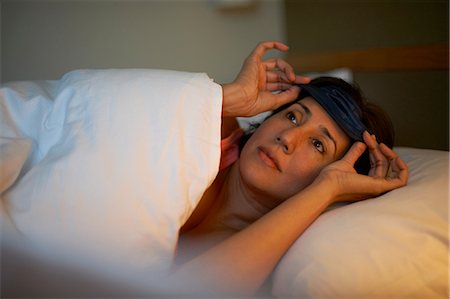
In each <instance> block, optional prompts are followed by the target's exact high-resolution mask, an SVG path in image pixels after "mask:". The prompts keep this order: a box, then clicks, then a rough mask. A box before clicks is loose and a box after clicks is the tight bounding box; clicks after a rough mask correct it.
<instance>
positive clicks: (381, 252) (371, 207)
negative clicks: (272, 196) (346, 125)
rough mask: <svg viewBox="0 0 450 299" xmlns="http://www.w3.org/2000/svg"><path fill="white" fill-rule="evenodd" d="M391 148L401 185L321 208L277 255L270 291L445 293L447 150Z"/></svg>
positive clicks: (399, 295)
mask: <svg viewBox="0 0 450 299" xmlns="http://www.w3.org/2000/svg"><path fill="white" fill-rule="evenodd" d="M397 152H398V153H399V155H400V156H402V157H403V158H404V159H405V161H406V162H407V163H408V165H409V167H410V179H409V183H408V185H407V186H406V187H404V188H400V189H397V190H394V191H392V192H389V193H387V194H385V195H382V196H380V197H378V198H376V199H371V200H367V201H362V202H358V203H354V204H351V205H347V206H344V207H340V208H337V209H333V210H331V211H329V212H326V213H325V214H323V215H321V216H320V217H319V219H318V220H317V221H316V222H314V223H313V224H312V225H311V226H310V228H308V230H307V231H306V232H305V233H304V234H303V235H302V236H301V237H300V238H299V239H298V240H297V241H296V243H295V244H294V245H293V246H292V247H291V249H290V250H289V251H288V252H287V254H286V255H285V256H284V258H283V259H282V260H281V262H280V263H279V266H278V268H277V269H276V271H275V273H274V280H273V290H272V291H273V294H274V295H275V296H278V297H291V296H295V297H298V298H447V296H448V214H447V213H448V184H449V176H448V158H449V153H448V152H445V151H434V150H425V149H413V148H398V149H397Z"/></svg>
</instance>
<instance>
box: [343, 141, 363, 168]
mask: <svg viewBox="0 0 450 299" xmlns="http://www.w3.org/2000/svg"><path fill="white" fill-rule="evenodd" d="M366 148H367V145H365V144H364V143H362V142H359V141H357V142H355V143H353V145H352V146H351V147H350V149H349V150H348V151H347V153H346V154H345V155H344V157H343V158H342V160H344V161H346V162H347V163H349V164H350V165H352V166H354V165H355V163H356V161H357V160H358V159H359V157H361V155H362V154H363V153H364V151H365V150H366Z"/></svg>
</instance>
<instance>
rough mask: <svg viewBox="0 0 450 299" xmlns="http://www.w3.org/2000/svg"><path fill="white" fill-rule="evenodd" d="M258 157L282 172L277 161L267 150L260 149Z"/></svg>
mask: <svg viewBox="0 0 450 299" xmlns="http://www.w3.org/2000/svg"><path fill="white" fill-rule="evenodd" d="M258 155H259V157H260V158H261V160H262V161H263V162H264V163H265V164H266V165H267V166H269V167H271V168H274V169H276V170H278V171H280V167H279V166H278V163H277V161H276V160H275V159H274V158H273V157H272V155H271V154H270V152H268V151H267V150H266V149H264V148H262V147H258Z"/></svg>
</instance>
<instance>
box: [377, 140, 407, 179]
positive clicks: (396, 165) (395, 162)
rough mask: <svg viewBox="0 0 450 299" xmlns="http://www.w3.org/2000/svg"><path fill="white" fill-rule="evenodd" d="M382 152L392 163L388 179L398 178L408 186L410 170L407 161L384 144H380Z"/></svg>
mask: <svg viewBox="0 0 450 299" xmlns="http://www.w3.org/2000/svg"><path fill="white" fill-rule="evenodd" d="M380 150H381V151H382V152H383V153H384V155H385V156H386V157H387V158H388V159H389V161H390V162H389V164H390V173H388V175H387V178H388V179H396V178H398V179H399V180H400V181H401V182H403V183H404V184H406V182H407V181H408V176H409V168H408V165H407V164H406V163H405V161H403V160H402V159H401V158H400V157H399V156H398V155H397V153H396V152H395V151H394V150H392V149H390V148H389V147H388V146H387V145H385V144H384V143H381V144H380Z"/></svg>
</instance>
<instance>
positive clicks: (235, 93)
mask: <svg viewBox="0 0 450 299" xmlns="http://www.w3.org/2000/svg"><path fill="white" fill-rule="evenodd" d="M245 100H246V96H245V93H244V91H243V90H242V88H240V87H239V86H237V85H236V84H235V83H227V84H222V116H223V117H237V116H245V115H244V114H245V113H244V111H241V109H240V104H241V103H244V102H245Z"/></svg>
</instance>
